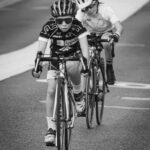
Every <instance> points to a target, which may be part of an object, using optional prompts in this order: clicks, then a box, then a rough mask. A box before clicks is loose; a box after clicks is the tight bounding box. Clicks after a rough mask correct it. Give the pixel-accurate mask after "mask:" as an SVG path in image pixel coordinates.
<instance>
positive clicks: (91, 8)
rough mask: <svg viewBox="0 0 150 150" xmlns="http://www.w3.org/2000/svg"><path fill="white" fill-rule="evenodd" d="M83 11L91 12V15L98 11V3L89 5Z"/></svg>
mask: <svg viewBox="0 0 150 150" xmlns="http://www.w3.org/2000/svg"><path fill="white" fill-rule="evenodd" d="M82 11H83V12H85V13H87V14H89V15H94V14H96V12H97V3H95V4H91V5H89V6H88V7H86V8H85V9H83V10H82Z"/></svg>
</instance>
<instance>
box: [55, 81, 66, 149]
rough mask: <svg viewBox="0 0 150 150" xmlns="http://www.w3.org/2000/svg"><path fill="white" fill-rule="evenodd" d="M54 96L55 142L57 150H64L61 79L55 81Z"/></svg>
mask: <svg viewBox="0 0 150 150" xmlns="http://www.w3.org/2000/svg"><path fill="white" fill-rule="evenodd" d="M57 81H58V83H57V88H56V96H57V99H56V100H57V119H56V131H57V132H56V139H57V140H56V142H57V144H56V145H57V150H65V139H66V128H67V127H66V122H65V115H66V111H65V104H64V91H63V88H62V84H61V82H62V81H61V79H58V80H57Z"/></svg>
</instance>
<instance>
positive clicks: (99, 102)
mask: <svg viewBox="0 0 150 150" xmlns="http://www.w3.org/2000/svg"><path fill="white" fill-rule="evenodd" d="M103 65H104V64H102V65H100V68H99V69H98V70H97V83H96V84H97V86H96V88H97V89H96V91H97V95H96V97H95V101H96V121H97V124H98V125H100V124H101V122H102V117H103V111H104V99H105V72H104V66H103Z"/></svg>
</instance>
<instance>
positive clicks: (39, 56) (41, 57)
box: [35, 51, 87, 72]
mask: <svg viewBox="0 0 150 150" xmlns="http://www.w3.org/2000/svg"><path fill="white" fill-rule="evenodd" d="M43 61H59V62H66V61H80V62H81V64H82V67H83V70H86V69H87V67H86V64H85V63H84V59H83V55H82V53H81V52H80V51H77V56H69V57H64V56H58V57H46V56H44V54H42V53H38V54H37V61H36V64H35V72H37V70H38V66H39V64H40V62H43Z"/></svg>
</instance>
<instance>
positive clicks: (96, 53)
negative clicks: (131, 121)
mask: <svg viewBox="0 0 150 150" xmlns="http://www.w3.org/2000/svg"><path fill="white" fill-rule="evenodd" d="M88 42H89V51H90V59H89V65H88V68H89V70H90V72H91V74H90V76H88V77H87V82H86V90H85V97H86V125H87V128H93V116H94V113H95V115H96V122H97V125H100V124H101V122H102V117H103V111H104V101H105V94H106V93H107V92H109V88H108V85H107V82H106V78H105V63H104V58H103V57H102V56H101V52H102V50H103V46H102V44H101V43H102V42H111V43H112V44H113V40H111V41H109V40H108V39H101V37H100V36H99V35H98V34H94V33H93V34H90V35H88ZM94 110H95V112H94Z"/></svg>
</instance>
